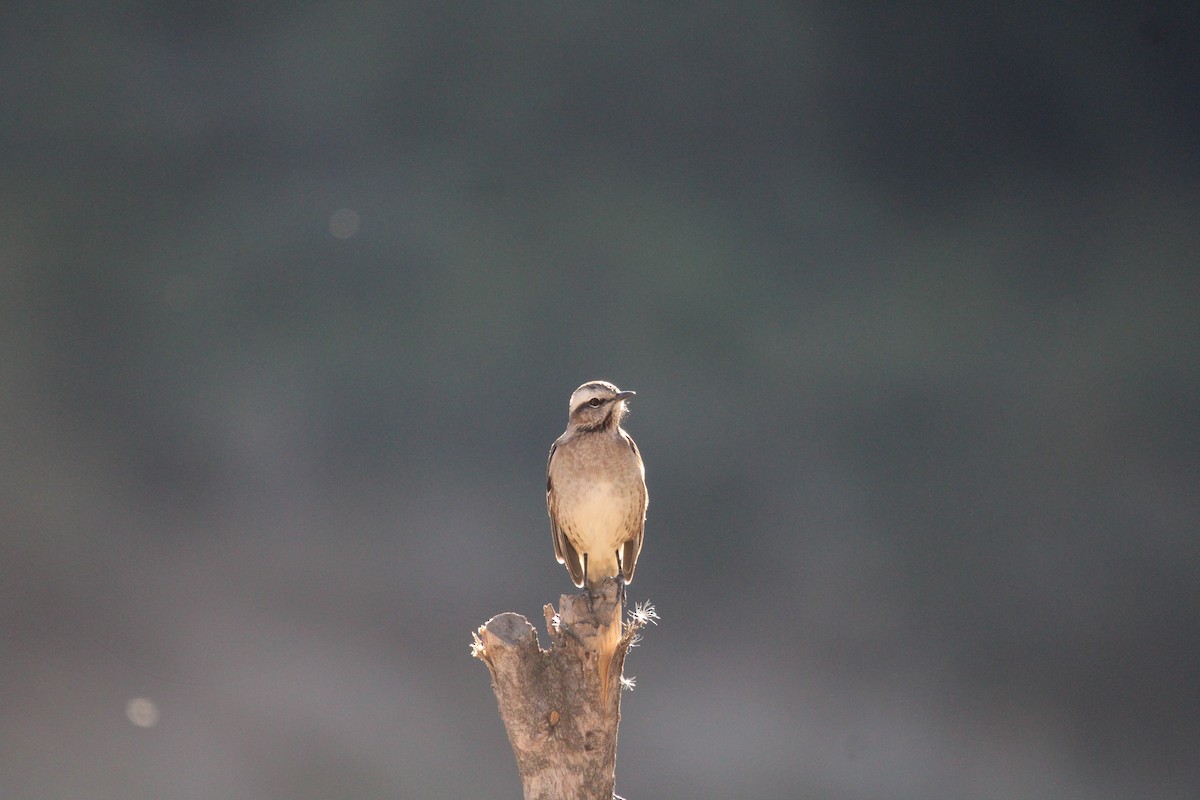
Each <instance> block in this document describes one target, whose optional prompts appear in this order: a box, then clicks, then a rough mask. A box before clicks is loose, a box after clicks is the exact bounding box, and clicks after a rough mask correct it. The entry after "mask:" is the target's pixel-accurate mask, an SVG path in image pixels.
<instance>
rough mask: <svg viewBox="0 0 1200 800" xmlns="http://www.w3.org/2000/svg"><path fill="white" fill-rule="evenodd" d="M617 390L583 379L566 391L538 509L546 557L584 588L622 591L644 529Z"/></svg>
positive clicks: (636, 469) (640, 484) (641, 487)
mask: <svg viewBox="0 0 1200 800" xmlns="http://www.w3.org/2000/svg"><path fill="white" fill-rule="evenodd" d="M633 395H634V392H628V391H626V392H623V391H621V390H620V389H618V388H617V387H616V386H613V385H612V384H611V383H609V382H607V381H589V382H588V383H585V384H583V385H582V386H580V387H579V388H578V389H576V390H575V391H574V392H573V393H572V394H571V401H570V404H569V409H570V412H569V415H568V417H567V429H566V431H564V432H563V435H562V436H559V437H558V439H557V440H556V441H555V442H554V444H553V445H551V447H550V458H549V460H548V461H547V463H546V510H547V511H548V512H549V514H550V529H551V532H552V533H553V535H554V557H555V558H557V559H558V563H560V564H566V566H567V571H568V572H570V573H571V580H573V581H574V582H575V585H576V586H581V587H586V590H587V591H589V592H590V591H592V590H595V589H597V588H598V587H599V586H600V584H602V583H603V582H604V579H605V578H610V577H616V578H617V581H618V582H619V583H621V585H622V591H623V587H624V585H625V584H626V583H629V582H631V581H632V580H633V569H634V567H635V566H636V565H637V557H638V553H640V552H641V551H642V533H643V531H644V529H645V525H646V506H647V504H648V502H649V499H648V496H647V494H646V468H645V467H644V466H643V465H642V455H641V453H639V452H638V448H637V445H636V444H634V443H633V439H632V438H631V437H630V436H629V434H628V433H626V432H625V431H624V430H623V429H622V428H621V420H622V418H624V416H625V414H626V413H628V409H627V408H626V405H625V404H626V401H628V400H629V398H630V397H633Z"/></svg>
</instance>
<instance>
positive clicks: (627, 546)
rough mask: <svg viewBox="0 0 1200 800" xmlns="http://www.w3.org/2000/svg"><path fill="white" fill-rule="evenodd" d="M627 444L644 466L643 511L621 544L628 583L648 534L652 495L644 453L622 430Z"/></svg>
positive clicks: (640, 464)
mask: <svg viewBox="0 0 1200 800" xmlns="http://www.w3.org/2000/svg"><path fill="white" fill-rule="evenodd" d="M622 435H623V436H624V438H625V442H626V444H628V445H629V449H631V450H633V454H634V455H635V456H637V460H638V466H640V467H641V468H642V482H641V485H640V487H639V488H640V489H641V497H640V498H639V505H640V506H641V509H642V513H641V516H640V518H639V519H638V521H637V525H636V526H635V528H634V532H633V536H631V537H630V538H629V539H627V540H626V541H625V543H624V544H623V545H621V575H622V576H624V578H625V582H626V583H632V582H633V568H634V567H636V566H637V560H638V556H639V555H640V554H641V552H642V539H643V538H644V536H645V534H646V509H647V508H648V507H649V506H650V497H649V494H648V493H647V492H646V468H645V466H644V465H643V464H642V454H641V453H640V452H638V446H637V443H636V442H634V441H633V437H632V436H630V435H629V434H628V433H625V432H624V431H622Z"/></svg>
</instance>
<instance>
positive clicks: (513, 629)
mask: <svg viewBox="0 0 1200 800" xmlns="http://www.w3.org/2000/svg"><path fill="white" fill-rule="evenodd" d="M649 613H650V615H651V616H652V615H653V611H650V612H649ZM545 615H546V630H547V632H548V633H549V635H550V648H549V649H548V650H543V649H542V648H541V646H540V645H539V644H538V637H537V632H536V631H535V630H534V627H533V625H531V624H530V622H529V620H527V619H526V618H525V617H523V616H521V615H520V614H513V613H506V614H499V615H497V616H495V617H492V618H491V619H490V620H488V621H487V622H486V623H485V624H484V625H483V626H482V627H480V628H479V630H478V631H477V632H476V634H475V644H474V646H473V647H472V652H473V653H474V655H475V656H476V657H477V658H479V659H480V660H482V661H483V662H484V663H485V664H487V666H488V669H489V670H490V671H491V673H492V689H493V690H494V691H495V693H496V700H497V702H498V704H499V707H500V717H501V718H502V719H503V721H504V727H505V729H506V730H507V731H508V739H509V741H510V742H511V743H512V747H513V753H514V754H515V755H516V758H517V770H518V771H519V772H520V775H521V782H522V784H523V786H524V789H525V800H612V797H613V786H614V782H615V774H616V763H617V726H618V724H619V722H620V719H621V681H620V678H621V670H622V668H623V666H624V663H625V654H626V653H627V652H628V651H629V647H630V646H631V644H632V643H633V641H634V639H635V637H636V635H637V631H638V630H639V629H640V628H641V627H643V626H644V625H645V622H646V621H647V617H645V616H639V617H635V618H634V619H633V620H631V622H630V623H629V624H628V625H625V626H622V622H621V600H620V592H619V590H618V588H617V585H616V582H615V581H613V580H612V579H609V580H608V581H606V582H605V583H604V585H603V586H602V587H601V589H600V593H599V594H598V595H596V596H595V597H594V598H593V600H592V603H591V607H590V608H589V604H588V600H587V597H586V596H585V595H563V596H562V597H561V598H560V600H559V610H558V612H557V613H556V612H555V611H554V607H553V606H551V605H547V606H546V607H545Z"/></svg>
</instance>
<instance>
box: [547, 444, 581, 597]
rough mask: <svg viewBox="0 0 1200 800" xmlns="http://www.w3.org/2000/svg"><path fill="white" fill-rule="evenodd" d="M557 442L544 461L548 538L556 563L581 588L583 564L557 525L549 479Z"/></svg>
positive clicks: (552, 485) (551, 485) (555, 509)
mask: <svg viewBox="0 0 1200 800" xmlns="http://www.w3.org/2000/svg"><path fill="white" fill-rule="evenodd" d="M557 449H558V442H555V443H554V444H552V445H550V456H549V457H548V458H547V459H546V513H547V514H549V515H550V536H551V538H552V539H553V540H554V557H555V558H556V559H558V563H560V564H566V565H567V572H569V573H570V574H571V580H572V581H573V582H574V583H575V585H576V586H583V562H582V561H581V560H580V558H579V554H578V553H577V552H575V548H574V546H572V544H571V540H570V539H568V538H567V534H566V532H565V531H564V530H563V529H562V528H561V527H560V526H559V524H558V509H557V507H556V506H557V505H558V504H557V502H556V501H557V498H556V497H555V495H554V481H553V480H551V478H550V464H551V463H552V462H553V461H554V452H555V451H556V450H557Z"/></svg>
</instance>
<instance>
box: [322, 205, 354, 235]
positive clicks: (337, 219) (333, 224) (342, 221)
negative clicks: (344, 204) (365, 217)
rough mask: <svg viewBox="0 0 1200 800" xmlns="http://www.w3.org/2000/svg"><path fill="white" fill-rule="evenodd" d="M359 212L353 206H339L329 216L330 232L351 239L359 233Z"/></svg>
mask: <svg viewBox="0 0 1200 800" xmlns="http://www.w3.org/2000/svg"><path fill="white" fill-rule="evenodd" d="M358 224H359V218H358V212H357V211H355V210H354V209H352V208H339V209H338V210H337V211H335V212H333V214H331V215H330V217H329V232H330V233H332V234H333V235H334V236H336V237H337V238H339V239H349V238H350V237H351V236H353V235H354V234H356V233H358Z"/></svg>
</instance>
